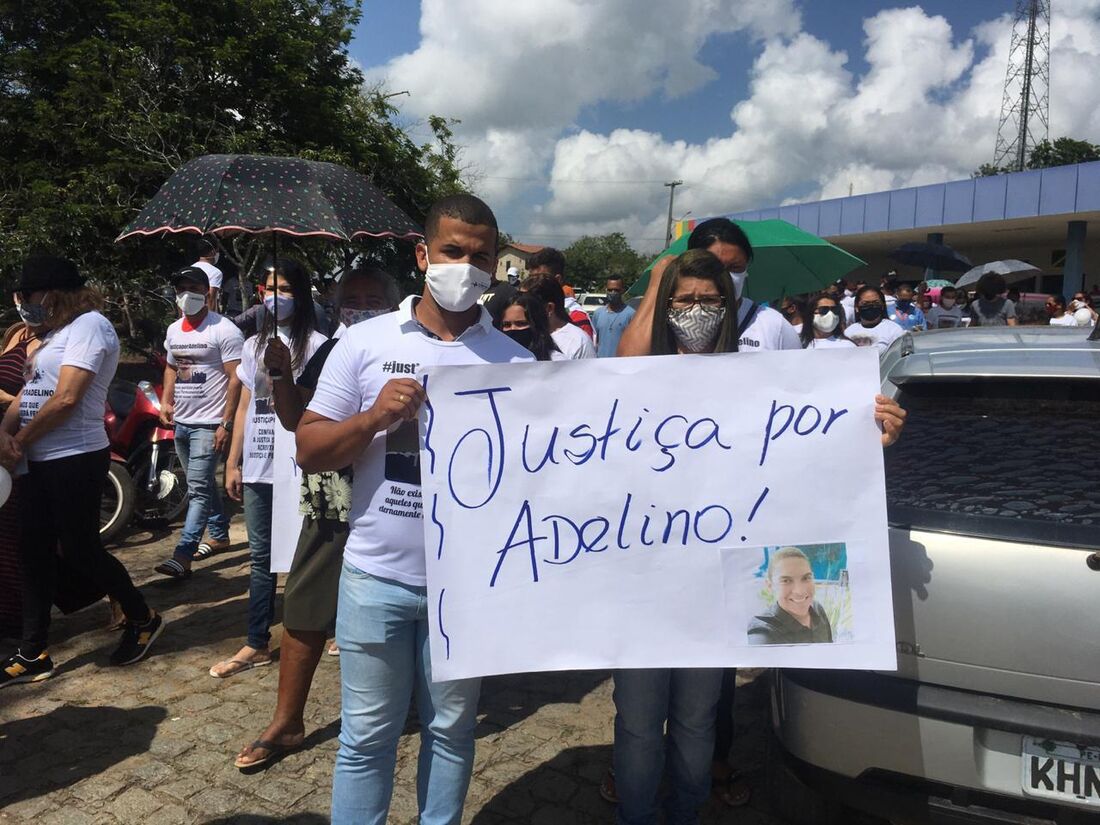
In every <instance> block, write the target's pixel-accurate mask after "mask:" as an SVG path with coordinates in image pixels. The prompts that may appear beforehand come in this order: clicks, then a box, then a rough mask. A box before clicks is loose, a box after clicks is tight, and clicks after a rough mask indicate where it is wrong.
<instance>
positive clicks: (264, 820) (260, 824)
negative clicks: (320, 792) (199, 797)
mask: <svg viewBox="0 0 1100 825" xmlns="http://www.w3.org/2000/svg"><path fill="white" fill-rule="evenodd" d="M201 821H202V822H205V823H206V824H207V825H230V823H232V825H275V823H280V825H283V823H285V824H286V825H328V821H329V819H328V817H327V816H322V815H321V814H291V815H290V816H261V815H260V814H233V816H224V817H221V818H220V819H204V820H201Z"/></svg>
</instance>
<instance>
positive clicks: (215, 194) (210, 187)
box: [115, 155, 423, 322]
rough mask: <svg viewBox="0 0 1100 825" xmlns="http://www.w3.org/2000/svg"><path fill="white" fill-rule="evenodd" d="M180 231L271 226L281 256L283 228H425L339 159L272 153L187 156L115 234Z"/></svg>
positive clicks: (326, 232)
mask: <svg viewBox="0 0 1100 825" xmlns="http://www.w3.org/2000/svg"><path fill="white" fill-rule="evenodd" d="M177 232H192V233H197V234H201V235H206V234H210V233H214V234H217V233H221V232H225V233H232V232H251V233H261V232H270V233H271V247H272V249H271V251H272V258H273V259H274V260H278V251H279V247H278V241H277V238H278V235H279V234H280V233H282V234H286V235H293V236H295V237H299V238H304V237H318V238H331V239H333V240H337V241H351V240H353V239H355V238H359V237H363V236H370V237H376V238H377V237H392V238H419V237H421V235H422V234H423V233H422V232H421V229H420V227H418V226H417V225H416V223H414V222H413V220H412V218H410V217H409V216H408V215H406V214H405V213H404V212H403V211H402V210H401V209H400V208H399V207H398V206H397V205H396V204H394V203H393V202H392V201H391V200H390V199H389V198H387V197H386V196H385V195H383V194H382V192H381V191H380V190H379V189H378V188H377V187H376V186H375V185H374V184H372V183H371V182H370V181H369V180H367V178H366V176H365V175H361V174H359V173H358V172H353V171H352V170H351V169H347V168H345V167H343V166H339V165H338V164H335V163H325V162H323V161H316V160H302V159H301V158H284V157H274V156H268V155H203V156H202V157H198V158H195V159H194V160H191V161H189V162H187V163H186V164H184V165H183V166H181V167H180V168H179V169H177V170H176V171H175V172H174V173H173V174H172V176H171V177H170V178H168V180H167V181H165V182H164V185H163V186H161V188H160V190H159V191H158V192H157V194H155V195H154V196H153V198H152V200H150V201H149V202H148V203H147V204H145V206H144V207H142V210H141V212H140V213H138V216H137V217H136V218H135V219H134V220H133V221H131V222H130V223H129V224H128V225H127V226H126V228H125V229H123V230H122V234H120V235H119V236H118V237H117V238H115V241H116V243H117V242H118V241H121V240H123V239H125V238H129V237H132V236H134V235H159V234H164V233H177ZM275 320H276V322H278V318H276V319H275Z"/></svg>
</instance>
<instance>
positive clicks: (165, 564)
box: [153, 559, 191, 579]
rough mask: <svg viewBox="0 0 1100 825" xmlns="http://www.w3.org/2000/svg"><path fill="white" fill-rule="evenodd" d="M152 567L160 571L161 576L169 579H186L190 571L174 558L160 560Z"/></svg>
mask: <svg viewBox="0 0 1100 825" xmlns="http://www.w3.org/2000/svg"><path fill="white" fill-rule="evenodd" d="M153 569H154V570H156V571H157V572H158V573H160V574H161V575H162V576H168V578H170V579H186V578H188V577H189V576H190V575H191V571H190V570H189V569H188V568H186V567H184V566H183V565H182V564H180V563H179V562H178V561H176V560H175V559H168V561H162V562H161V563H160V564H158V565H157V566H156V567H154V568H153Z"/></svg>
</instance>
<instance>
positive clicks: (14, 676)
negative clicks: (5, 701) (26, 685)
mask: <svg viewBox="0 0 1100 825" xmlns="http://www.w3.org/2000/svg"><path fill="white" fill-rule="evenodd" d="M51 676H53V659H51V658H50V654H49V653H47V652H46V651H44V650H43V651H42V652H41V653H39V654H38V656H37V657H35V658H33V659H26V658H24V657H23V655H22V654H20V653H16V654H15V655H14V656H11V657H10V658H9V659H8V660H7V661H5V662H4V664H3V665H2V666H0V688H2V687H7V686H8V685H17V684H19V683H20V682H41V681H42V680H43V679H49V678H50V677H51Z"/></svg>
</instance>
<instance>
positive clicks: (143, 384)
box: [138, 381, 160, 412]
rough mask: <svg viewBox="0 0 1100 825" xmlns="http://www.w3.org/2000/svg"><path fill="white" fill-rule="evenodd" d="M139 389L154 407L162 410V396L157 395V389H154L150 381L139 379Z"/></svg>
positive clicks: (158, 410)
mask: <svg viewBox="0 0 1100 825" xmlns="http://www.w3.org/2000/svg"><path fill="white" fill-rule="evenodd" d="M138 389H139V390H140V391H141V394H142V395H144V396H145V398H146V399H147V400H148V401H149V403H150V404H152V405H153V408H154V409H155V410H156V411H157V412H160V396H158V395H157V391H156V390H155V389H153V385H152V384H150V383H149V382H148V381H138Z"/></svg>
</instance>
